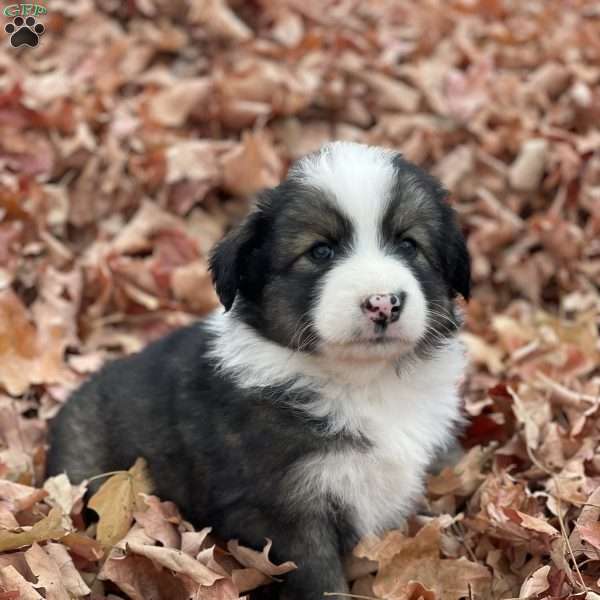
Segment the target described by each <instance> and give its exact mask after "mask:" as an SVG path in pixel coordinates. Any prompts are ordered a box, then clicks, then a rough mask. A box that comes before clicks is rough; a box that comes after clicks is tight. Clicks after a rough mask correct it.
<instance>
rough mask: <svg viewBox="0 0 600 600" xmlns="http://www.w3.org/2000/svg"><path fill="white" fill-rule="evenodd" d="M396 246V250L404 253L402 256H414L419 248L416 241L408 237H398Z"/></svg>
mask: <svg viewBox="0 0 600 600" xmlns="http://www.w3.org/2000/svg"><path fill="white" fill-rule="evenodd" d="M397 247H398V250H400V252H402V254H404V256H407V257H409V258H412V257H413V256H415V255H416V254H417V250H418V249H419V246H418V245H417V242H415V240H413V239H412V238H409V237H406V238H401V239H399V240H398V244H397Z"/></svg>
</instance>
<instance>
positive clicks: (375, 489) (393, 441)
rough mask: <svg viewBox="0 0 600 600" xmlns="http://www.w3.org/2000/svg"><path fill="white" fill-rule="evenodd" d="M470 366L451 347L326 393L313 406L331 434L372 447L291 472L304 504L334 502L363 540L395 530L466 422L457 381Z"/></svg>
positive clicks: (323, 457)
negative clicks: (400, 370)
mask: <svg viewBox="0 0 600 600" xmlns="http://www.w3.org/2000/svg"><path fill="white" fill-rule="evenodd" d="M463 366H464V357H463V353H462V349H461V348H460V346H459V344H457V343H455V342H453V343H452V345H451V346H449V347H448V348H446V349H444V350H443V351H442V352H441V353H440V355H439V356H438V357H436V358H434V359H432V360H431V361H427V362H425V363H420V364H418V365H415V366H414V368H413V369H412V370H411V371H410V372H407V373H403V374H402V375H400V376H399V375H398V374H396V373H395V372H394V371H393V370H392V369H389V370H388V371H385V372H383V373H380V374H379V376H378V377H377V378H376V380H374V381H370V382H369V383H366V384H365V385H363V386H339V385H336V384H332V383H330V384H329V385H326V386H324V387H323V388H322V390H321V394H320V398H319V400H317V401H315V403H314V404H313V405H312V406H311V407H309V410H310V412H312V413H313V414H315V415H318V416H327V417H328V418H329V420H330V423H331V426H330V427H331V429H332V430H333V431H335V430H338V431H341V430H346V431H348V432H352V433H354V434H357V435H362V436H364V437H365V438H366V439H367V440H369V442H370V443H371V444H372V446H371V447H370V448H369V449H367V450H364V449H361V448H357V449H353V450H346V451H341V452H329V453H326V454H322V455H318V456H313V457H310V458H309V459H307V460H305V461H304V462H302V463H301V464H299V465H298V466H297V468H296V470H295V472H294V473H293V474H292V475H291V479H292V481H291V483H292V486H293V489H294V490H295V496H296V498H297V500H298V501H300V502H306V501H307V500H309V501H312V502H316V503H317V505H318V503H319V500H320V499H321V500H322V499H325V498H330V497H333V498H335V499H336V500H337V501H338V502H340V503H341V504H342V505H343V506H344V507H345V508H346V510H348V511H349V512H350V514H351V515H352V521H353V525H354V527H355V528H356V529H357V531H358V533H359V534H360V535H364V534H366V533H370V532H377V531H381V530H382V529H386V528H390V527H395V526H398V525H399V524H400V522H401V521H402V519H403V518H404V517H406V516H407V514H408V513H410V512H411V510H412V509H413V508H414V507H415V503H416V501H417V500H418V499H419V497H420V495H421V492H422V488H423V483H424V476H425V470H426V469H427V467H428V466H429V464H430V463H431V461H432V459H433V458H434V455H435V453H436V452H437V451H439V450H440V449H443V448H444V447H446V446H448V445H450V444H451V443H452V438H453V430H454V428H455V426H456V424H457V423H458V422H459V420H460V416H459V402H458V397H457V393H456V383H457V379H458V377H459V376H460V374H461V372H462V368H463Z"/></svg>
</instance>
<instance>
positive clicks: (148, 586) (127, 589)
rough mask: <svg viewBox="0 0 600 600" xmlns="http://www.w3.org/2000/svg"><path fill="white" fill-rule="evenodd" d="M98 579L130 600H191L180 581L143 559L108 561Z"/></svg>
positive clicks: (133, 556)
mask: <svg viewBox="0 0 600 600" xmlns="http://www.w3.org/2000/svg"><path fill="white" fill-rule="evenodd" d="M98 578H99V579H100V580H109V581H112V582H113V583H114V584H116V585H117V586H118V587H119V588H120V589H121V590H122V591H123V592H124V593H125V594H127V597H128V598H131V600H149V599H150V598H157V599H158V598H168V599H169V600H189V598H190V594H189V593H188V592H187V591H186V589H185V585H184V583H183V582H182V581H180V580H178V579H176V578H175V577H173V576H172V575H171V574H170V573H168V572H167V571H165V570H164V569H161V570H158V569H157V568H156V565H155V564H153V562H152V561H151V560H148V559H147V558H144V557H143V556H136V555H133V554H132V555H130V556H125V557H124V558H120V559H118V560H107V561H106V563H105V564H104V566H103V567H102V571H101V572H100V575H99V577H98ZM200 598H202V596H200Z"/></svg>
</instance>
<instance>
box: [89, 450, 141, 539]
mask: <svg viewBox="0 0 600 600" xmlns="http://www.w3.org/2000/svg"><path fill="white" fill-rule="evenodd" d="M151 485H152V484H151V482H150V479H149V476H148V473H147V468H146V462H145V461H144V460H143V459H141V458H138V460H137V461H136V462H135V464H134V465H133V467H131V469H129V471H123V472H122V473H118V474H117V475H113V476H112V477H111V478H110V479H108V480H107V481H106V482H104V483H103V484H102V486H101V487H100V489H99V490H98V491H97V492H96V493H95V494H94V495H93V496H92V498H91V499H90V501H89V503H88V507H89V508H91V509H92V510H94V511H95V512H97V513H98V515H99V517H100V519H99V521H98V526H97V530H96V538H97V539H98V541H99V542H100V543H101V544H103V545H104V546H106V547H110V546H114V545H115V544H116V543H117V542H118V541H119V540H120V539H122V538H123V537H124V536H125V534H126V533H127V531H129V528H130V526H131V523H132V521H133V513H134V511H135V510H136V509H137V510H142V509H143V508H144V507H145V505H144V501H143V498H142V497H141V496H140V494H148V493H150V490H151Z"/></svg>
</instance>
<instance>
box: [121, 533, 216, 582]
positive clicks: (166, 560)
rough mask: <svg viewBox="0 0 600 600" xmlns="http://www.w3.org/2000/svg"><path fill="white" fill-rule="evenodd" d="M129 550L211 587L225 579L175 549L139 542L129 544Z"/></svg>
mask: <svg viewBox="0 0 600 600" xmlns="http://www.w3.org/2000/svg"><path fill="white" fill-rule="evenodd" d="M127 550H128V551H129V552H132V553H134V554H137V555H139V556H144V557H146V558H149V559H150V560H151V561H152V562H153V563H155V564H158V565H161V566H162V567H165V568H166V569H169V570H170V571H174V572H175V573H179V574H181V575H186V576H187V577H189V578H190V579H192V580H193V581H194V582H196V583H198V584H200V585H203V586H211V585H213V584H214V583H215V581H217V580H219V579H223V575H220V574H219V573H215V572H214V571H212V570H211V569H209V568H208V567H207V566H205V565H204V564H202V563H201V562H200V561H198V560H196V559H194V558H192V557H190V556H188V555H187V554H185V553H184V552H182V551H181V550H177V549H175V548H163V547H160V546H150V545H149V544H141V543H139V542H133V541H131V542H127Z"/></svg>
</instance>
